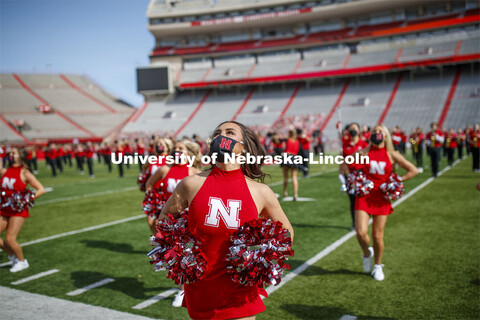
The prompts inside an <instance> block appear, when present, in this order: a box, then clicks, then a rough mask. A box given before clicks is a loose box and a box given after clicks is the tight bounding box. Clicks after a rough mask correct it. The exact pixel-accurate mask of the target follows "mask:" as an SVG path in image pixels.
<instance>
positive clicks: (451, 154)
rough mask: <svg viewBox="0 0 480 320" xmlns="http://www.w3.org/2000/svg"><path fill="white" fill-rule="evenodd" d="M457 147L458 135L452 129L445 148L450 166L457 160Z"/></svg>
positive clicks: (449, 131)
mask: <svg viewBox="0 0 480 320" xmlns="http://www.w3.org/2000/svg"><path fill="white" fill-rule="evenodd" d="M457 147H458V144H457V134H456V133H455V130H453V128H450V130H448V132H447V134H446V138H445V148H446V150H447V159H448V165H449V166H451V165H452V164H453V160H454V158H455V150H456V149H457Z"/></svg>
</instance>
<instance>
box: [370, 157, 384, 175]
mask: <svg viewBox="0 0 480 320" xmlns="http://www.w3.org/2000/svg"><path fill="white" fill-rule="evenodd" d="M386 166H387V163H386V162H385V161H379V162H377V161H375V160H370V173H371V174H380V175H384V174H385V167H386Z"/></svg>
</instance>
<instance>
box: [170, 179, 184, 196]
mask: <svg viewBox="0 0 480 320" xmlns="http://www.w3.org/2000/svg"><path fill="white" fill-rule="evenodd" d="M180 181H182V179H173V178H168V181H167V191H168V192H170V193H173V191H174V190H175V188H176V187H177V184H178V183H179V182H180Z"/></svg>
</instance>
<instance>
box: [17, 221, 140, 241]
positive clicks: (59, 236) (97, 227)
mask: <svg viewBox="0 0 480 320" xmlns="http://www.w3.org/2000/svg"><path fill="white" fill-rule="evenodd" d="M144 217H145V214H140V215H138V216H133V217H129V218H125V219H120V220H115V221H112V222H107V223H103V224H99V225H96V226H93V227H87V228H83V229H79V230H73V231H69V232H64V233H60V234H56V235H54V236H49V237H45V238H40V239H37V240H33V241H28V242H25V243H22V244H21V245H20V246H22V247H26V246H29V245H32V244H36V243H39V242H44V241H47V240H53V239H58V238H62V237H66V236H70V235H74V234H78V233H82V232H87V231H92V230H97V229H101V228H105V227H109V226H114V225H116V224H120V223H124V222H128V221H133V220H138V219H140V218H144Z"/></svg>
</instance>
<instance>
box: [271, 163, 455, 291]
mask: <svg viewBox="0 0 480 320" xmlns="http://www.w3.org/2000/svg"><path fill="white" fill-rule="evenodd" d="M459 162H460V160H457V161H455V162H454V163H453V165H452V166H451V167H446V168H444V169H443V170H442V171H440V172H439V173H438V176H441V175H442V174H444V173H445V172H447V171H448V170H450V169H451V168H452V167H453V166H455V165H457V164H458V163H459ZM434 180H435V179H434V178H428V179H427V180H425V181H424V182H423V183H421V184H420V185H419V186H417V187H416V188H414V189H413V190H412V191H410V192H409V193H407V194H406V195H404V196H403V197H402V198H400V199H398V201H395V202H394V203H393V207H394V208H395V207H396V206H398V205H400V204H401V203H402V202H403V201H405V200H407V199H408V198H410V197H411V196H413V195H414V194H416V193H417V192H418V191H420V190H422V189H423V188H425V187H426V186H427V185H428V184H430V183H431V182H432V181H434ZM370 223H372V220H371V219H370V221H369V224H370ZM353 236H355V231H350V232H349V233H347V234H346V235H344V236H343V237H341V238H340V239H338V240H337V241H335V242H334V243H332V244H331V245H329V246H328V247H326V248H325V249H323V250H322V251H320V252H319V253H317V254H316V255H315V256H313V257H312V258H310V259H308V260H307V261H305V262H304V263H303V264H301V265H300V266H299V267H297V268H296V269H295V270H293V271H292V272H290V273H288V274H287V275H286V276H285V277H283V279H282V282H280V284H279V285H277V286H270V287H268V288H267V293H268V294H269V295H270V294H272V293H273V292H275V291H277V290H278V289H280V288H281V287H283V286H284V285H285V284H286V283H287V282H289V281H290V280H292V279H293V278H295V277H296V276H298V275H299V274H300V273H302V272H303V271H305V270H306V269H307V268H308V267H310V266H312V265H313V264H315V263H317V262H318V261H319V260H320V259H322V258H323V257H325V256H326V255H328V254H329V253H330V252H332V251H334V250H335V249H337V248H338V247H340V246H341V245H342V244H344V243H345V242H347V241H348V240H349V239H350V238H352V237H353Z"/></svg>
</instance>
